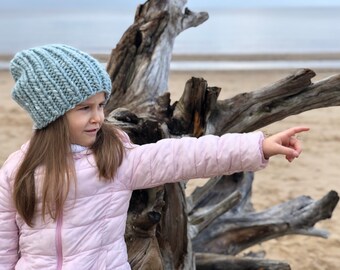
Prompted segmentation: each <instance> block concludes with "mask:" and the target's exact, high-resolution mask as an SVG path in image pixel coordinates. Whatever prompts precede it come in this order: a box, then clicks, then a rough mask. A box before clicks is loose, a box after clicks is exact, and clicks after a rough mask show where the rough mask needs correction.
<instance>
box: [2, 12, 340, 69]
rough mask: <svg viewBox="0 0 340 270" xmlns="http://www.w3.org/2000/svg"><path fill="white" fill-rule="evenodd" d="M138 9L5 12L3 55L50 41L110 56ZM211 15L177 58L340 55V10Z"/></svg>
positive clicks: (179, 41) (181, 44) (189, 33)
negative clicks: (190, 56) (288, 54)
mask: <svg viewBox="0 0 340 270" xmlns="http://www.w3.org/2000/svg"><path fill="white" fill-rule="evenodd" d="M134 11H135V8H131V9H124V10H119V9H118V10H117V9H112V10H111V9H109V8H107V9H106V10H76V9H70V10H58V9H56V10H52V9H47V10H44V11H39V10H34V9H33V10H31V11H29V12H27V11H24V10H20V9H19V10H15V9H12V10H11V9H9V10H1V8H0V54H14V53H15V52H17V51H19V50H22V49H25V48H29V47H32V46H37V45H41V44H47V43H66V44H69V45H72V46H75V47H77V48H79V49H81V50H84V51H87V52H89V53H110V52H111V49H112V48H114V47H115V46H116V44H117V43H118V42H119V39H120V37H121V36H122V34H123V33H124V31H125V30H126V29H127V28H128V26H130V25H131V24H132V22H133V17H134ZM203 11H205V10H203ZM207 11H208V12H209V15H210V18H209V20H208V21H206V22H205V23H203V24H202V25H200V26H198V27H196V28H190V29H187V30H185V31H184V32H182V33H181V34H180V35H179V36H178V37H177V38H176V42H175V46H174V50H173V52H174V53H175V54H193V53H194V54H282V53H292V54H303V53H340V16H339V14H340V7H334V6H332V7H330V6H329V7H327V6H324V7H281V8H263V7H261V8H257V7H252V8H244V7H243V8H237V7H234V8H227V7H224V8H219V9H216V8H215V9H211V10H209V9H208V10H207ZM196 64H197V63H196ZM1 65H2V66H3V65H4V63H1ZM1 65H0V66H1ZM331 65H333V66H334V65H335V66H336V65H337V64H336V63H331Z"/></svg>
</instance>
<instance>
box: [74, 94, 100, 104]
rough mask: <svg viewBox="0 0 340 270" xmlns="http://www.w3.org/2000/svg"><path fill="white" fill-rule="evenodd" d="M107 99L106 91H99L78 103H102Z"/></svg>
mask: <svg viewBox="0 0 340 270" xmlns="http://www.w3.org/2000/svg"><path fill="white" fill-rule="evenodd" d="M104 101H105V93H104V92H99V93H96V94H95V95H93V96H91V97H89V98H88V99H86V100H85V101H83V102H81V103H79V104H78V106H79V105H82V104H89V103H90V104H91V103H101V102H104Z"/></svg>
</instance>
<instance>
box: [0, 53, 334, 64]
mask: <svg viewBox="0 0 340 270" xmlns="http://www.w3.org/2000/svg"><path fill="white" fill-rule="evenodd" d="M92 56H93V57H94V58H96V59H98V60H99V61H101V62H107V61H108V59H109V57H110V55H109V54H96V53H94V54H92ZM13 57H14V54H0V61H2V62H9V61H10V60H11V59H12V58H13ZM280 60H281V61H318V60H320V61H322V60H340V52H337V53H278V54H273V53H270V54H174V55H173V56H172V61H202V62H205V61H217V62H218V61H280Z"/></svg>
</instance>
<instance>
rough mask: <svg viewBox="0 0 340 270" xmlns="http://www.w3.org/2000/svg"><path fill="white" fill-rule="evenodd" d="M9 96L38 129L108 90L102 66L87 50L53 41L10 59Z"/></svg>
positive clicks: (108, 93)
mask: <svg viewBox="0 0 340 270" xmlns="http://www.w3.org/2000/svg"><path fill="white" fill-rule="evenodd" d="M10 71H11V73H12V76H13V78H14V80H15V82H16V83H15V86H14V88H13V91H12V98H13V99H14V100H15V101H16V102H17V103H18V104H19V105H20V106H21V107H23V108H24V109H25V110H26V111H27V112H28V113H29V114H30V115H31V117H32V119H33V122H34V128H36V129H41V128H44V127H46V126H47V125H48V124H49V123H51V122H53V121H54V120H56V119H57V118H58V117H60V116H61V115H63V114H65V113H66V112H67V111H69V110H71V109H72V108H74V107H75V106H76V105H77V104H79V103H81V102H83V101H85V100H86V99H87V98H89V97H91V96H93V95H94V94H96V93H99V92H104V93H105V95H106V100H107V99H108V98H109V96H110V94H111V80H110V77H109V75H108V73H107V72H106V71H105V69H104V67H102V65H101V64H100V63H99V62H98V61H97V60H96V59H94V58H93V57H91V56H90V55H88V54H87V53H84V52H81V51H79V50H77V49H75V48H73V47H70V46H67V45H62V44H52V45H45V46H41V47H35V48H31V49H28V50H24V51H21V52H19V53H17V54H16V55H15V56H14V58H13V59H12V61H11V63H10Z"/></svg>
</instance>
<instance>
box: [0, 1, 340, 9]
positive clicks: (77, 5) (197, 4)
mask: <svg viewBox="0 0 340 270" xmlns="http://www.w3.org/2000/svg"><path fill="white" fill-rule="evenodd" d="M139 3H144V1H141V0H99V1H98V0H1V5H0V10H2V11H5V10H17V9H24V10H30V9H34V10H43V9H62V10H65V9H68V8H71V9H73V10H74V9H77V10H80V11H81V10H88V9H96V10H106V9H107V8H110V9H114V8H115V7H117V8H119V10H124V9H126V10H130V9H134V8H135V7H136V6H137V5H138V4H139ZM187 6H188V7H189V8H192V9H193V10H195V9H201V8H204V9H216V8H218V9H219V8H229V7H285V6H288V7H308V6H309V7H312V6H339V7H340V1H339V0H281V1H278V0H188V3H187Z"/></svg>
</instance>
